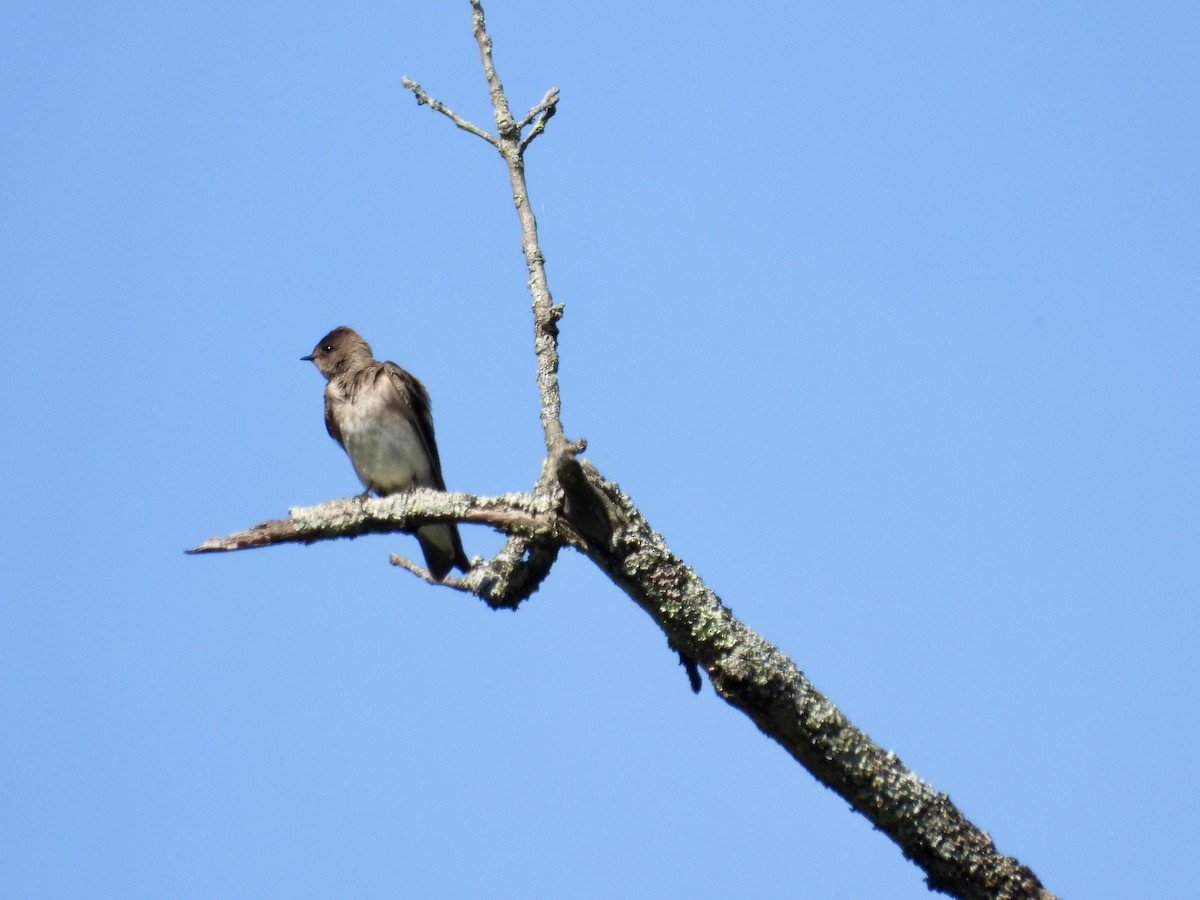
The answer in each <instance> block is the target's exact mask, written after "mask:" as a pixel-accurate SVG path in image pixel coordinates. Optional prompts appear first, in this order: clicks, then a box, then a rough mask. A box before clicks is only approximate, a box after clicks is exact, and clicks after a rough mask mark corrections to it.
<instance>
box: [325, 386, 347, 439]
mask: <svg viewBox="0 0 1200 900" xmlns="http://www.w3.org/2000/svg"><path fill="white" fill-rule="evenodd" d="M325 430H326V431H328V432H329V436H330V437H331V438H333V439H334V440H335V441H337V442H338V444H340V445H341V446H342V447H345V446H346V442H345V440H343V439H342V430H341V429H340V428H338V423H337V417H336V416H335V415H334V414H333V402H332V401H331V400H330V399H329V390H328V388H327V389H326V390H325Z"/></svg>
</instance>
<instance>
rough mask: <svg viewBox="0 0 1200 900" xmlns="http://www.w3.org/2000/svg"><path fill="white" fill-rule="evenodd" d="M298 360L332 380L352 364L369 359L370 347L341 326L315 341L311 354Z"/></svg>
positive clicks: (360, 336)
mask: <svg viewBox="0 0 1200 900" xmlns="http://www.w3.org/2000/svg"><path fill="white" fill-rule="evenodd" d="M300 358H301V359H302V360H305V361H306V362H311V363H312V364H313V365H314V366H316V367H317V368H318V369H319V370H320V372H321V374H322V375H324V376H325V377H326V378H333V377H334V376H336V375H339V374H341V373H342V372H344V371H345V370H346V369H347V368H348V367H349V365H350V364H351V363H352V362H354V361H356V360H369V359H371V358H372V356H371V345H370V344H368V343H367V342H366V341H364V340H363V339H362V335H360V334H359V333H358V332H357V331H355V330H354V329H353V328H347V327H346V326H345V325H342V326H341V327H340V328H335V329H333V331H331V332H329V334H327V335H325V337H323V338H321V340H319V341H317V346H316V347H314V348H313V352H312V353H310V354H309V355H308V356H302V357H300Z"/></svg>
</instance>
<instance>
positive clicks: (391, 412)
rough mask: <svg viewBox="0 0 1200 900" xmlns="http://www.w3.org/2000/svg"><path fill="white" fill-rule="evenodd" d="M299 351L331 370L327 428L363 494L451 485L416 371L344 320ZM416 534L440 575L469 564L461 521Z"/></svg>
mask: <svg viewBox="0 0 1200 900" xmlns="http://www.w3.org/2000/svg"><path fill="white" fill-rule="evenodd" d="M300 358H301V360H303V361H306V362H311V363H313V365H315V366H316V367H317V370H318V371H319V372H320V373H321V374H322V375H324V376H325V379H326V385H325V428H326V430H328V432H329V436H330V437H332V438H333V439H334V440H335V441H337V442H338V444H340V445H341V447H342V449H343V450H345V451H346V454H347V455H348V456H349V457H350V462H351V463H352V464H353V466H354V471H355V472H356V473H357V474H358V479H359V481H361V482H362V483H363V487H364V488H365V490H364V491H363V492H362V494H361V495H360V496H362V497H366V496H368V495H369V494H371V493H374V494H376V495H378V496H380V497H385V496H387V495H389V494H399V493H403V492H405V491H409V490H412V489H413V488H415V487H428V488H434V489H436V490H439V491H444V490H445V489H446V483H445V481H443V480H442V463H441V460H440V459H439V458H438V449H437V442H436V441H435V440H434V436H433V413H432V412H431V410H430V404H429V392H428V391H427V390H426V389H425V385H423V384H422V383H421V382H420V381H419V380H417V378H416V377H415V376H413V375H412V374H411V373H409V372H406V371H405V370H404V369H402V368H400V366H398V365H396V364H395V363H394V362H380V361H379V360H377V359H375V356H374V354H373V353H372V352H371V345H370V344H368V343H367V342H366V341H365V340H363V338H362V336H361V335H360V334H359V333H358V332H357V331H355V330H354V329H353V328H348V327H346V326H345V325H343V326H341V327H338V328H335V329H333V331H331V332H329V334H327V335H325V337H323V338H321V340H320V341H318V342H317V346H316V347H315V348H314V349H313V352H312V353H310V354H309V355H308V356H302V357H300ZM416 536H417V541H418V542H419V543H420V544H421V550H422V552H424V554H425V565H426V567H427V568H428V569H429V574H430V575H432V576H433V577H434V578H435V579H436V580H437V581H442V580H444V579H445V578H446V576H447V575H449V574H450V570H451V569H452V568H458V569H460V570H462V571H463V572H466V571H468V570H469V569H470V568H471V563H470V561H469V560H468V559H467V555H466V553H464V552H463V545H462V538H461V537H460V536H459V533H458V526H457V525H456V524H455V523H453V522H448V523H438V524H434V525H422V526H421V527H420V528H418V529H417V533H416Z"/></svg>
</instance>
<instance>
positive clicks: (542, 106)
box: [517, 88, 558, 156]
mask: <svg viewBox="0 0 1200 900" xmlns="http://www.w3.org/2000/svg"><path fill="white" fill-rule="evenodd" d="M557 109H558V88H551V89H550V94H547V95H546V96H545V97H544V98H542V101H541V103H539V104H538V106H535V107H534V108H533V109H530V110H529V115H528V116H526V119H522V120H521V121H522V122H524V125H521V126H520V127H521V128H522V130H524V126H526V125H528V124H529V121H527V120H530V121H532V119H533V115H534V114H535V113H536V112H539V110H540V112H541V118H540V119H539V120H538V124H536V125H535V126H534V127H533V131H530V132H529V133H528V134H526V136H524V137H523V138H521V143H520V144H517V152H518V154H521V155H522V156H524V151H526V148H528V146H529V144H532V143H533V139H534V138H535V137H538V136H539V134H541V133H542V132H544V131H546V122H548V121H550V119H551V116H553V115H554V112H556V110H557Z"/></svg>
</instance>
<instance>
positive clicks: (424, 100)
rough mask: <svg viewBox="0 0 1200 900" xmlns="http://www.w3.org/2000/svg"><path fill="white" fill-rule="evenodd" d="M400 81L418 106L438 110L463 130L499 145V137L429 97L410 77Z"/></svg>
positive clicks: (496, 145)
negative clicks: (414, 97)
mask: <svg viewBox="0 0 1200 900" xmlns="http://www.w3.org/2000/svg"><path fill="white" fill-rule="evenodd" d="M400 83H401V84H403V85H404V86H405V87H406V88H408V89H409V90H410V91H412V92H413V93H414V94H415V95H416V97H417V105H418V106H428V107H429V108H430V109H433V110H436V111H437V112H440V113H441V114H442V115H444V116H446V117H447V118H449V119H450V121H451V122H453V123H454V124H455V125H457V126H458V127H459V128H461V129H462V130H463V131H469V132H471V134H473V135H475V136H477V137H481V138H483V139H484V140H485V141H487V142H488V143H489V144H491V145H492V146H494V147H498V146H500V139H499V138H497V137H496V136H495V135H494V134H490V133H488V132H486V131H484V130H483V129H482V128H480V127H479V126H478V125H476V124H474V123H473V122H469V121H468V120H466V119H464V118H463V117H462V116H460V115H459V114H458V113H456V112H455V111H454V110H452V109H451V108H450V107H448V106H447V105H446V104H445V103H443V102H442V101H441V100H435V99H434V98H433V97H430V96H429V95H428V94H427V93H425V91H424V90H423V89H422V87H421V86H420V85H419V84H417V83H416V82H415V81H413V80H412V79H411V78H408V77H405V78H401V79H400Z"/></svg>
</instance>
